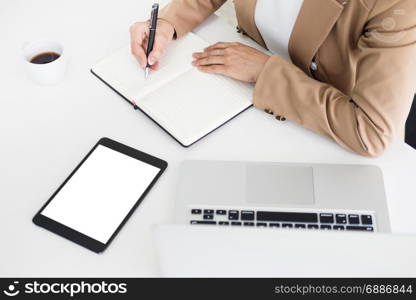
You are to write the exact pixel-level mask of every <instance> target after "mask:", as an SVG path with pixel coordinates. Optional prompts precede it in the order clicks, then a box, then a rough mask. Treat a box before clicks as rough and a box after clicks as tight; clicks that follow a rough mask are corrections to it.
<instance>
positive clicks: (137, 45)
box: [130, 25, 147, 66]
mask: <svg viewBox="0 0 416 300" xmlns="http://www.w3.org/2000/svg"><path fill="white" fill-rule="evenodd" d="M146 31H147V29H146V28H144V27H143V26H140V25H133V26H132V27H131V29H130V41H131V42H130V47H131V52H132V54H133V55H134V56H135V57H136V59H137V60H138V61H139V63H140V64H141V65H142V66H145V65H146V62H147V59H146V53H145V52H144V48H143V47H142V42H143V40H144V39H146Z"/></svg>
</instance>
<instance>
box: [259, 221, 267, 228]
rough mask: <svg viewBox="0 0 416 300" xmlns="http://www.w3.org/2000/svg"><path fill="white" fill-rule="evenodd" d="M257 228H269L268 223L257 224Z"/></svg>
mask: <svg viewBox="0 0 416 300" xmlns="http://www.w3.org/2000/svg"><path fill="white" fill-rule="evenodd" d="M257 227H267V223H262V222H261V223H257Z"/></svg>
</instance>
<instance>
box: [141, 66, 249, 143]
mask: <svg viewBox="0 0 416 300" xmlns="http://www.w3.org/2000/svg"><path fill="white" fill-rule="evenodd" d="M252 93H253V85H252V84H248V83H244V82H241V81H237V80H233V79H230V78H227V77H225V76H222V75H213V74H206V73H202V72H199V71H198V70H197V69H195V68H193V69H191V70H189V71H187V72H185V73H183V74H181V75H180V76H178V77H176V78H175V79H174V80H172V81H169V82H168V83H166V84H165V85H164V86H163V88H160V89H157V90H155V91H153V92H152V93H150V94H149V95H147V96H146V97H144V98H143V99H142V100H141V103H140V105H141V108H142V109H143V110H144V111H145V112H146V113H147V114H148V115H149V116H150V117H151V118H152V119H154V120H155V121H157V122H158V123H159V124H160V125H162V127H164V128H165V129H167V130H168V131H169V132H171V133H172V134H173V135H174V136H175V137H176V138H177V139H178V140H179V141H180V142H181V143H182V144H184V145H190V144H192V143H193V142H195V141H196V140H198V139H199V138H201V137H202V136H204V135H206V134H208V133H209V132H211V131H212V130H214V129H215V128H217V127H219V126H221V125H222V124H224V123H225V122H227V121H228V120H230V119H231V118H233V117H234V116H235V115H237V114H239V113H240V112H241V111H243V110H244V109H246V108H248V107H249V106H251V103H252V101H251V99H252Z"/></svg>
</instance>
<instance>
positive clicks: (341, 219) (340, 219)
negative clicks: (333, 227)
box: [335, 214, 347, 224]
mask: <svg viewBox="0 0 416 300" xmlns="http://www.w3.org/2000/svg"><path fill="white" fill-rule="evenodd" d="M335 221H336V223H337V224H347V215H346V214H337V215H336V216H335Z"/></svg>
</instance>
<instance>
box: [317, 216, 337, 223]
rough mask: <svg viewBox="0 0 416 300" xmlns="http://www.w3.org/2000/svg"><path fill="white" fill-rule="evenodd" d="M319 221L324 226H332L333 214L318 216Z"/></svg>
mask: <svg viewBox="0 0 416 300" xmlns="http://www.w3.org/2000/svg"><path fill="white" fill-rule="evenodd" d="M319 221H320V222H321V223H325V224H332V223H334V215H333V214H319Z"/></svg>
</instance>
